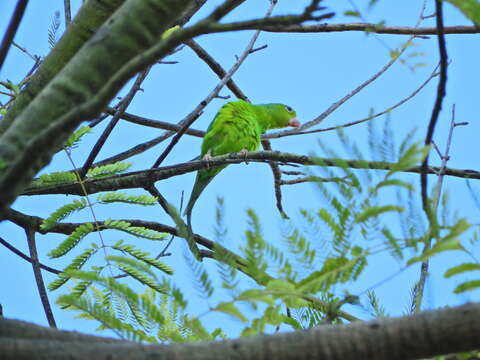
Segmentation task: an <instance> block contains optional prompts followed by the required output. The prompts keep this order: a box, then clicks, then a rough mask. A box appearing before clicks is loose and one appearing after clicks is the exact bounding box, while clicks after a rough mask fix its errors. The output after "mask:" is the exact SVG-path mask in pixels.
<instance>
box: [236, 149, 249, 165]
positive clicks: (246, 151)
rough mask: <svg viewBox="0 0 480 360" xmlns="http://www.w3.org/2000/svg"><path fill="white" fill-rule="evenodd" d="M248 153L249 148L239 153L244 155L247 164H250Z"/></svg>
mask: <svg viewBox="0 0 480 360" xmlns="http://www.w3.org/2000/svg"><path fill="white" fill-rule="evenodd" d="M247 153H248V150H247V149H242V150H240V151H239V152H238V155H243V156H244V158H245V164H247V165H248V160H247Z"/></svg>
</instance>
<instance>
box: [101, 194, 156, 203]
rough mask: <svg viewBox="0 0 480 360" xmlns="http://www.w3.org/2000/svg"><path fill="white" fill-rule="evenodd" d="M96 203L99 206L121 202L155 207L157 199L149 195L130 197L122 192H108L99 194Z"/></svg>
mask: <svg viewBox="0 0 480 360" xmlns="http://www.w3.org/2000/svg"><path fill="white" fill-rule="evenodd" d="M97 201H98V202H99V203H101V204H109V203H114V202H121V203H127V204H136V205H146V206H148V205H156V204H157V198H156V197H154V196H150V195H131V194H127V193H123V192H108V193H104V194H100V195H99V196H98V197H97Z"/></svg>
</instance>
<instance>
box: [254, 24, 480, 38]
mask: <svg viewBox="0 0 480 360" xmlns="http://www.w3.org/2000/svg"><path fill="white" fill-rule="evenodd" d="M258 28H259V29H261V30H263V31H266V32H282V33H329V32H342V31H365V32H369V33H376V34H391V35H410V36H412V35H414V36H422V35H436V34H437V28H436V27H421V28H417V27H408V26H382V25H378V24H365V23H349V24H316V25H265V26H259V27H258ZM444 29H445V31H444V34H446V35H447V34H448V35H455V34H457V35H461V34H478V33H480V27H479V26H477V25H471V26H463V25H456V26H447V27H445V28H444Z"/></svg>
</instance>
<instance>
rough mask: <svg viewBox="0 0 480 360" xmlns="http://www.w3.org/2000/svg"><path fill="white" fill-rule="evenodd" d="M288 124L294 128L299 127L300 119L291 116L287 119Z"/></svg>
mask: <svg viewBox="0 0 480 360" xmlns="http://www.w3.org/2000/svg"><path fill="white" fill-rule="evenodd" d="M288 126H293V127H295V128H298V127H300V121H298V119H297V118H291V119H290V120H289V121H288Z"/></svg>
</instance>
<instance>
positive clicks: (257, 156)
mask: <svg viewBox="0 0 480 360" xmlns="http://www.w3.org/2000/svg"><path fill="white" fill-rule="evenodd" d="M245 160H247V161H249V162H263V163H265V162H266V163H268V162H269V161H276V162H280V163H284V164H300V165H312V166H330V167H338V164H339V162H340V163H341V164H346V166H348V167H350V168H352V169H375V170H390V169H392V167H393V166H394V165H395V163H390V162H384V161H366V160H344V159H332V158H321V157H313V156H306V155H296V154H291V153H285V152H277V151H275V152H269V151H263V152H262V151H259V152H248V153H247V154H245V155H243V154H242V155H239V154H236V153H232V154H226V155H222V156H217V157H214V158H213V159H211V160H194V161H189V162H185V163H181V164H176V165H171V166H164V167H161V168H157V169H148V170H141V171H134V172H129V173H125V174H120V175H115V176H109V177H105V178H101V179H87V180H86V181H85V182H84V186H85V188H86V190H87V192H88V193H89V194H94V193H97V192H101V191H114V190H119V189H133V188H145V187H146V186H149V185H150V184H151V183H152V181H159V180H164V179H168V178H171V177H173V176H178V175H182V174H186V173H189V172H192V171H197V170H200V169H204V168H207V167H209V166H210V167H211V166H218V165H224V164H240V163H243V162H245ZM439 171H440V167H438V166H429V167H428V168H427V170H426V172H427V174H434V175H437V174H438V172H439ZM403 172H407V173H417V174H418V173H420V172H421V167H419V166H415V167H413V168H411V169H407V170H404V171H403ZM445 175H447V176H454V177H459V178H468V179H480V171H476V170H468V169H454V168H446V169H445ZM42 194H43V195H45V194H69V195H81V196H83V195H84V191H82V188H81V186H80V185H79V184H78V183H67V184H58V185H37V186H35V185H34V186H30V187H29V188H27V189H25V191H24V192H23V193H22V195H42Z"/></svg>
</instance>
